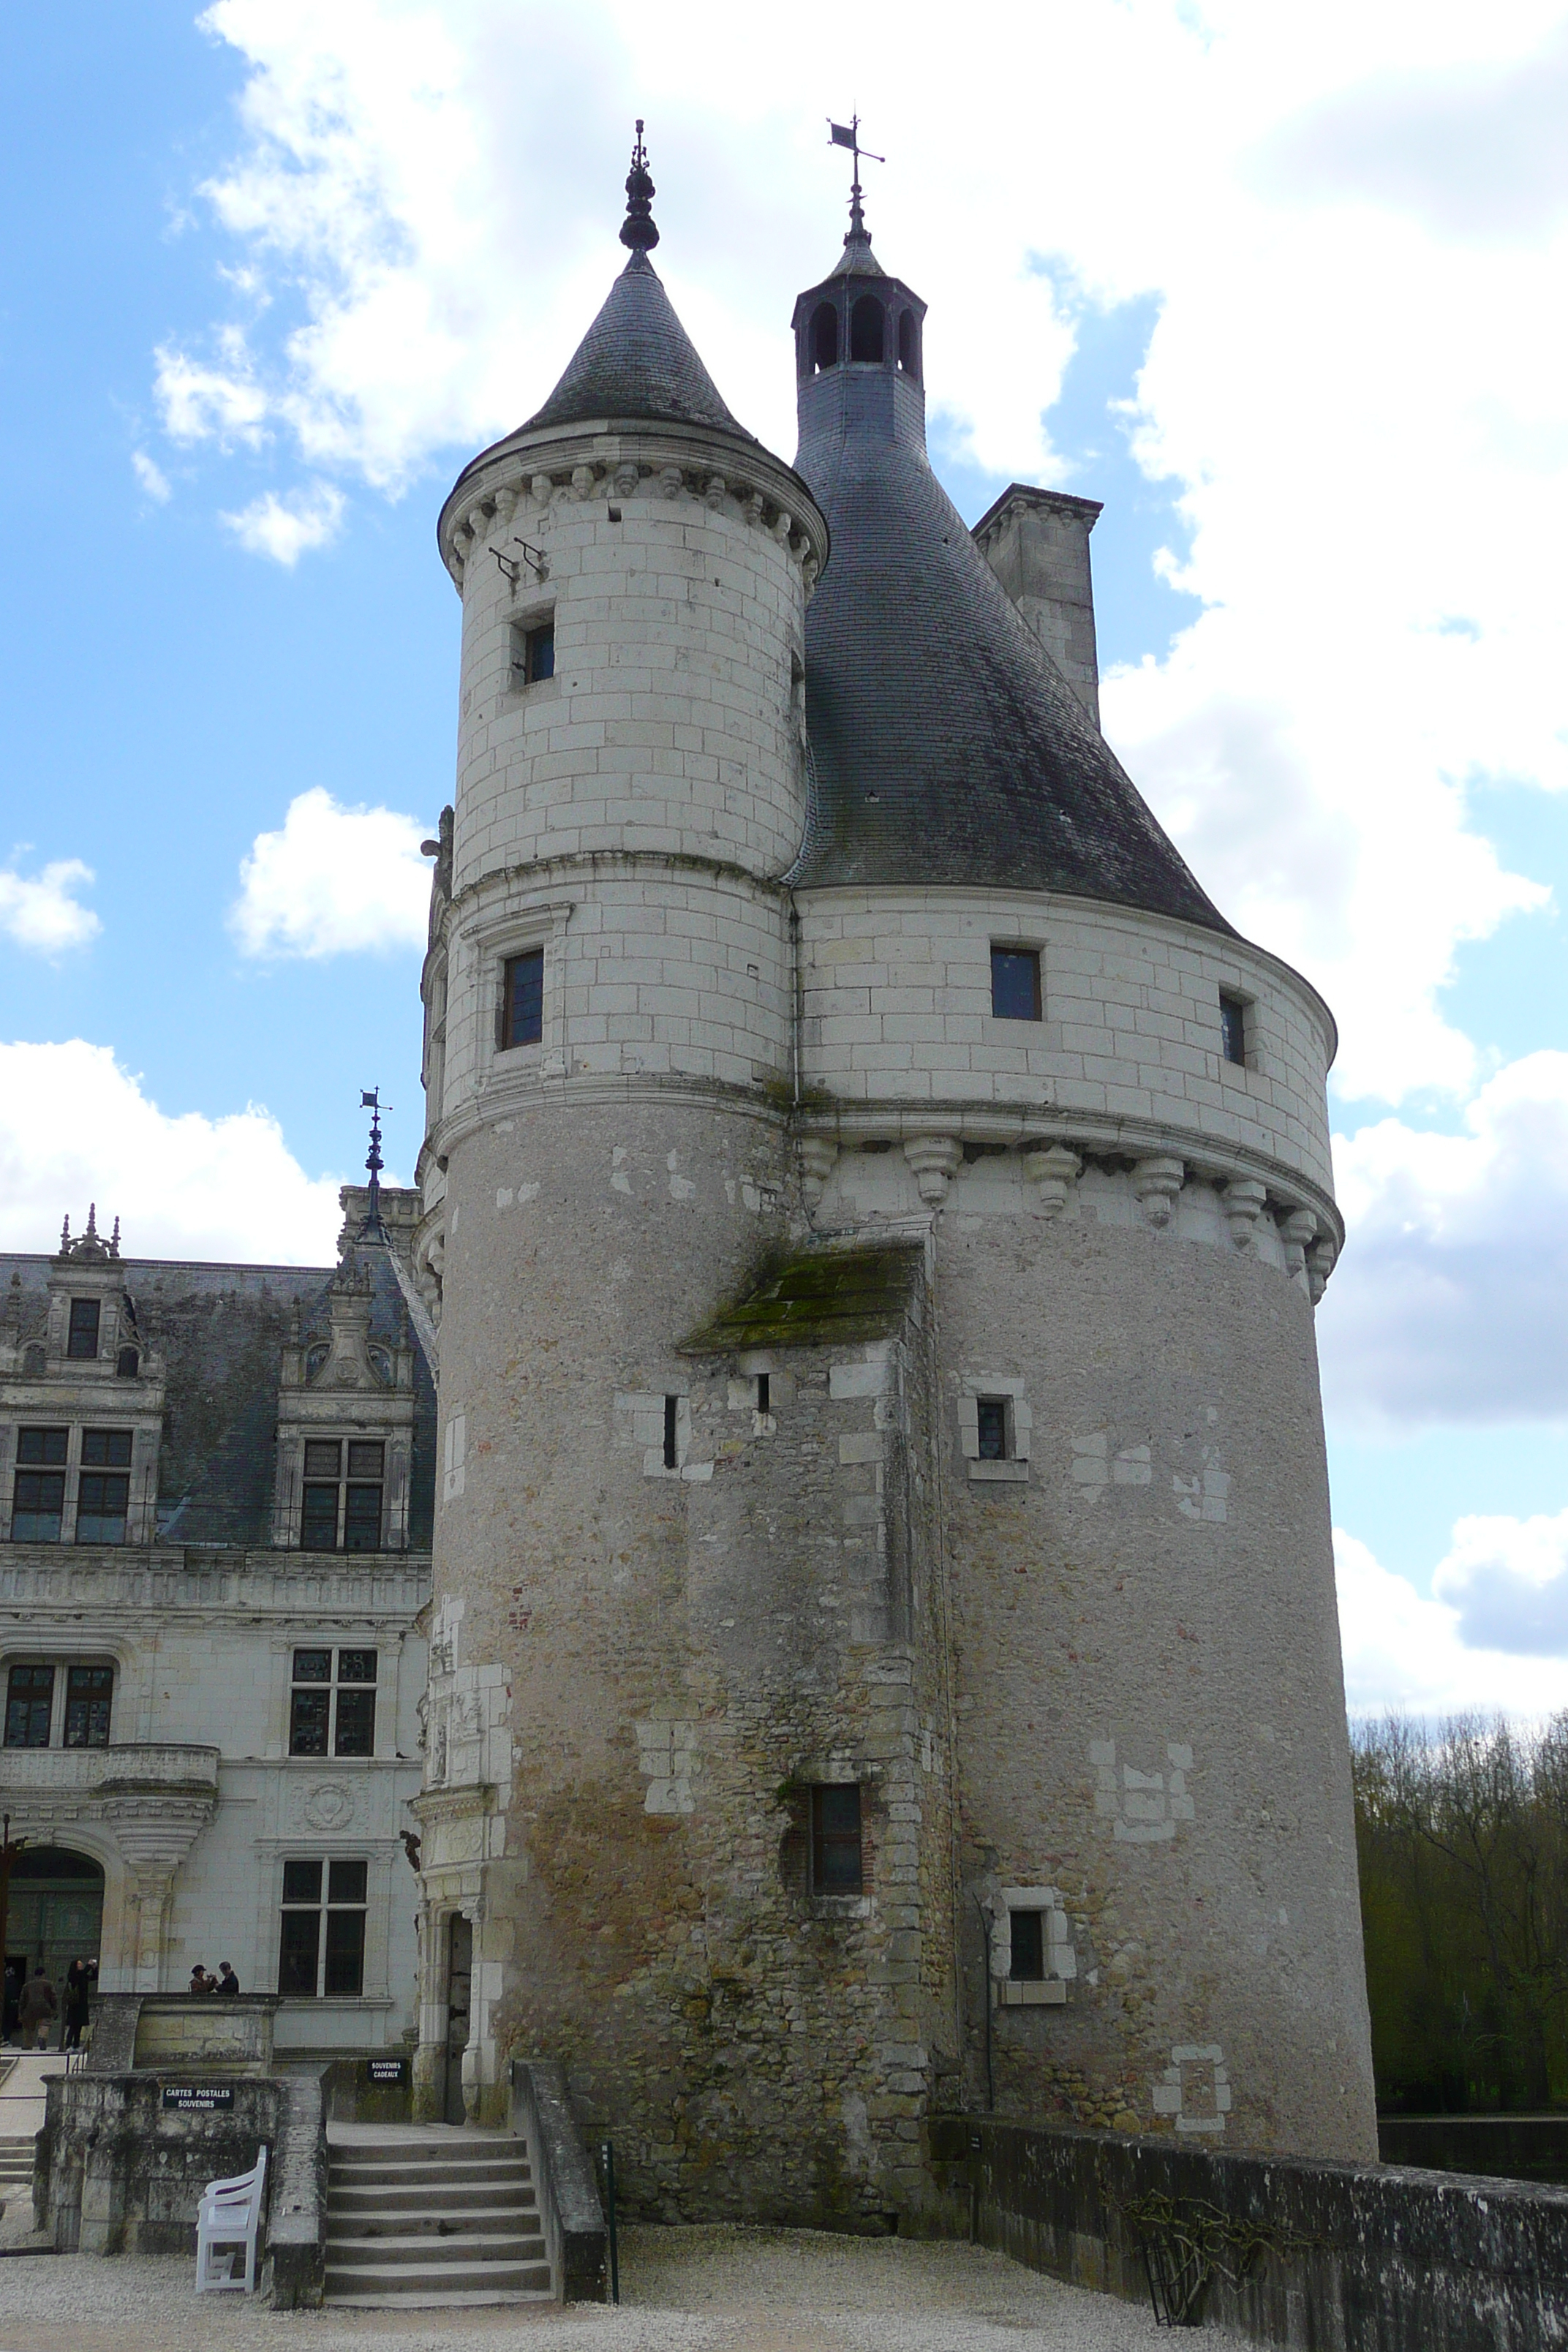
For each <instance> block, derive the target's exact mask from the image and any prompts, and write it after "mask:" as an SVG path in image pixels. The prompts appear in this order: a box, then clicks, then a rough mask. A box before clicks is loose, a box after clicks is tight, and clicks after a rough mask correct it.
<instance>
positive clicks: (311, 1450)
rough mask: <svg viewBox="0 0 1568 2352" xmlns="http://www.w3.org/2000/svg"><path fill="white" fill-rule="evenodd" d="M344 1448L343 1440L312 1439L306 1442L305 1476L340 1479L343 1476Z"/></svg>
mask: <svg viewBox="0 0 1568 2352" xmlns="http://www.w3.org/2000/svg"><path fill="white" fill-rule="evenodd" d="M342 1467H343V1448H342V1439H341V1438H336V1437H328V1438H322V1437H310V1438H307V1439H306V1441H305V1475H306V1477H307V1478H338V1477H341V1476H342Z"/></svg>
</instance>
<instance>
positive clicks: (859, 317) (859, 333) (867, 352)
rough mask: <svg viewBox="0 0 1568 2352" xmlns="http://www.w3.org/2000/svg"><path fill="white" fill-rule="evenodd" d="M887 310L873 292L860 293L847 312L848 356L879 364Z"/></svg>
mask: <svg viewBox="0 0 1568 2352" xmlns="http://www.w3.org/2000/svg"><path fill="white" fill-rule="evenodd" d="M886 322H887V312H886V311H885V310H883V308H882V306H881V304H880V303H879V301H878V299H877V298H876V296H875V295H874V294H862V295H861V297H860V299H859V300H858V302H857V303H856V305H855V308H854V309H853V310H851V311H850V313H849V356H850V358H851V359H852V360H862V361H867V362H872V363H873V364H877V365H879V364H880V362H881V358H882V340H883V333H884V330H885V327H886Z"/></svg>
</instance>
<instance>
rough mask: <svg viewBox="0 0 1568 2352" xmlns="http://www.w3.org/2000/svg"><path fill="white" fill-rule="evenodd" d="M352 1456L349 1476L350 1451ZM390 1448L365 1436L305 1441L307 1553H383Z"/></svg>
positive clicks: (303, 1533) (303, 1532) (303, 1541)
mask: <svg viewBox="0 0 1568 2352" xmlns="http://www.w3.org/2000/svg"><path fill="white" fill-rule="evenodd" d="M345 1454H346V1455H347V1457H348V1460H347V1465H346V1471H347V1475H346V1476H345V1475H344V1474H345V1465H344V1459H343V1457H344V1455H345ZM385 1459H386V1448H385V1446H384V1444H381V1443H379V1442H376V1443H374V1444H372V1443H370V1442H368V1441H366V1440H365V1439H363V1438H355V1437H351V1438H349V1439H348V1440H347V1441H346V1442H345V1440H343V1439H342V1438H341V1437H311V1438H308V1439H307V1440H306V1442H305V1496H304V1506H303V1508H302V1510H301V1511H300V1549H301V1550H302V1551H337V1550H339V1549H342V1550H343V1551H379V1550H380V1549H381V1504H382V1494H383V1481H384V1463H385Z"/></svg>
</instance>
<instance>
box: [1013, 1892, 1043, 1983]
mask: <svg viewBox="0 0 1568 2352" xmlns="http://www.w3.org/2000/svg"><path fill="white" fill-rule="evenodd" d="M1007 1926H1008V1928H1009V1931H1010V1934H1011V1938H1012V1945H1011V1957H1010V1958H1009V1961H1008V1966H1007V1974H1008V1975H1009V1977H1010V1978H1011V1979H1012V1980H1013V1982H1014V1983H1015V1984H1039V1983H1041V1982H1042V1981H1043V1979H1044V1977H1045V1973H1046V1915H1045V1913H1044V1912H1043V1911H1013V1910H1009V1912H1008V1915H1007Z"/></svg>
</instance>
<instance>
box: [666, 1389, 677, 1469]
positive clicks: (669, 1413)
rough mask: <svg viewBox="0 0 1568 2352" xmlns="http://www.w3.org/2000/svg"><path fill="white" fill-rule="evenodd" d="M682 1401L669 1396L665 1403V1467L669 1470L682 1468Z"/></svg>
mask: <svg viewBox="0 0 1568 2352" xmlns="http://www.w3.org/2000/svg"><path fill="white" fill-rule="evenodd" d="M679 1415H680V1399H679V1397H672V1396H667V1397H666V1398H665V1401H664V1466H665V1468H666V1469H667V1470H678V1469H679V1467H680V1450H679V1440H680V1420H679Z"/></svg>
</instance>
